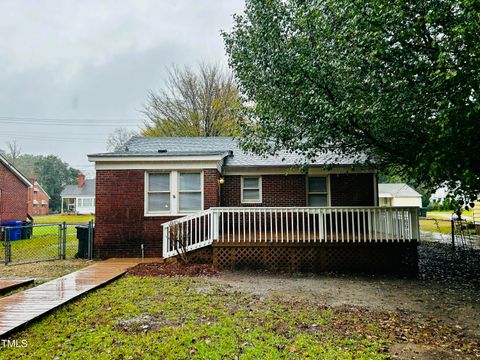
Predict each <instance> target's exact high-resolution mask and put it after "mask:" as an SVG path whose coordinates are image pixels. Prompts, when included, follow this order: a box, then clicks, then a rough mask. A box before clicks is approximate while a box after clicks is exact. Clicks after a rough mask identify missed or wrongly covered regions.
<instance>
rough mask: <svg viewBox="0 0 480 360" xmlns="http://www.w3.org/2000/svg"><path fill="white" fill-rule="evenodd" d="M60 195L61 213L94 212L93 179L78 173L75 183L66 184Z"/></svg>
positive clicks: (86, 213) (81, 213)
mask: <svg viewBox="0 0 480 360" xmlns="http://www.w3.org/2000/svg"><path fill="white" fill-rule="evenodd" d="M60 196H61V197H62V214H63V213H64V212H67V213H72V214H80V215H89V214H95V179H85V175H83V174H80V175H79V176H78V182H77V185H67V186H66V187H65V189H63V191H62V193H61V194H60Z"/></svg>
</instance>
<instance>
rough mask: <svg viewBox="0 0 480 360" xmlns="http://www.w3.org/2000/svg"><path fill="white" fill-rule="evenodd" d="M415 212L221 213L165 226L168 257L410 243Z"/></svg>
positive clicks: (415, 224) (274, 210)
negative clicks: (220, 246) (231, 246)
mask: <svg viewBox="0 0 480 360" xmlns="http://www.w3.org/2000/svg"><path fill="white" fill-rule="evenodd" d="M418 239H419V226H418V208H416V207H221V208H219V207H217V208H210V209H208V210H204V211H200V212H198V213H195V214H192V215H188V216H184V217H181V218H179V219H175V220H172V221H169V222H167V223H164V224H163V257H164V258H168V257H172V256H176V255H178V254H179V252H183V251H185V252H188V251H192V250H195V249H199V248H202V247H205V246H208V245H211V244H212V243H213V242H221V243H322V242H352V243H355V242H379V241H399V242H408V241H414V240H418Z"/></svg>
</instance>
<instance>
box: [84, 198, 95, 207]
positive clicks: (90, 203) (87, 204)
mask: <svg viewBox="0 0 480 360" xmlns="http://www.w3.org/2000/svg"><path fill="white" fill-rule="evenodd" d="M92 206H93V198H85V199H83V207H92Z"/></svg>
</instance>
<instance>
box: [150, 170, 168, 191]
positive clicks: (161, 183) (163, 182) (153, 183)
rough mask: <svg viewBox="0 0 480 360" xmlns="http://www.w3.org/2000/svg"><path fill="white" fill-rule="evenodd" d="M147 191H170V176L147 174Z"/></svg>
mask: <svg viewBox="0 0 480 360" xmlns="http://www.w3.org/2000/svg"><path fill="white" fill-rule="evenodd" d="M148 190H149V191H169V190H170V174H149V175H148Z"/></svg>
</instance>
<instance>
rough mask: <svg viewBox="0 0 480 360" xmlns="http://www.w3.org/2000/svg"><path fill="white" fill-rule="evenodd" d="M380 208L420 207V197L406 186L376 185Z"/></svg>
mask: <svg viewBox="0 0 480 360" xmlns="http://www.w3.org/2000/svg"><path fill="white" fill-rule="evenodd" d="M378 200H379V205H380V206H418V207H422V195H421V194H419V193H418V192H416V191H415V190H414V189H412V188H411V187H410V186H408V185H407V184H378Z"/></svg>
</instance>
